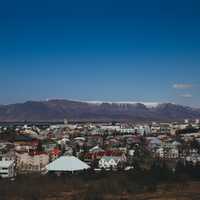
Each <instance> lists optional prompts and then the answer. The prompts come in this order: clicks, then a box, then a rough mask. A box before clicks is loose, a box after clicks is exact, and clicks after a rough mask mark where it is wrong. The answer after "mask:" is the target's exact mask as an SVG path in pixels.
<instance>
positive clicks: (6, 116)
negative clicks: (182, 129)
mask: <svg viewBox="0 0 200 200" xmlns="http://www.w3.org/2000/svg"><path fill="white" fill-rule="evenodd" d="M64 118H67V119H69V120H78V121H152V120H155V121H166V120H182V119H185V118H188V119H196V118H200V110H199V109H193V108H190V107H185V106H181V105H175V104H171V103H165V104H158V105H153V106H149V105H148V106H147V105H145V104H142V103H129V102H127V103H111V102H110V103H103V102H102V103H90V102H78V101H68V100H50V101H39V102H37V101H28V102H25V103H19V104H12V105H5V106H0V122H6V121H7V122H13V121H63V119H64Z"/></svg>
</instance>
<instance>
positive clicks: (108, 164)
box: [99, 156, 125, 169]
mask: <svg viewBox="0 0 200 200" xmlns="http://www.w3.org/2000/svg"><path fill="white" fill-rule="evenodd" d="M124 161H125V158H124V157H123V156H103V157H102V158H101V160H99V168H104V169H109V168H117V166H118V164H119V163H121V162H124Z"/></svg>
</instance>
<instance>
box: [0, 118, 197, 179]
mask: <svg viewBox="0 0 200 200" xmlns="http://www.w3.org/2000/svg"><path fill="white" fill-rule="evenodd" d="M160 161H164V162H165V163H166V164H167V165H168V166H169V168H170V169H171V170H172V171H175V170H176V166H177V164H178V163H180V162H181V163H182V164H183V165H187V164H188V163H190V164H192V165H194V166H195V165H199V164H200V123H199V120H198V119H196V120H185V121H182V122H181V121H179V122H171V123H169V122H167V123H159V122H151V123H148V124H147V123H146V124H142V123H141V124H137V123H117V122H113V123H88V122H86V123H74V122H73V123H70V122H68V121H67V120H65V121H64V123H60V124H37V123H36V124H20V125H19V124H6V125H1V127H0V177H1V178H16V179H17V177H18V176H19V175H21V174H40V175H46V174H49V173H55V174H57V175H58V174H59V176H62V174H63V173H80V172H81V173H84V172H85V171H88V172H90V171H93V172H95V173H99V172H101V171H127V170H135V169H136V168H138V167H139V168H141V169H148V168H151V166H152V165H153V163H155V162H160ZM61 172H62V173H61Z"/></svg>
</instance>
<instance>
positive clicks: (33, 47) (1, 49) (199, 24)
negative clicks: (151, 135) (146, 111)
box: [0, 0, 200, 107]
mask: <svg viewBox="0 0 200 200" xmlns="http://www.w3.org/2000/svg"><path fill="white" fill-rule="evenodd" d="M0 4H1V5H0V91H1V96H0V104H8V103H15V102H21V101H26V100H44V99H55V98H66V99H77V100H109V101H111V100H113V101H131V100H132V101H147V102H149V101H156V102H175V103H180V104H186V105H191V106H196V107H200V87H199V84H200V78H199V76H200V66H199V65H200V1H198V0H196V1H195V0H182V1H179V0H173V1H172V0H151V1H149V0H140V1H134V0H130V1H127V0H123V1H118V0H101V1H94V0H92V1H83V0H73V1H68V0H56V1H55V0H54V1H52V0H48V1H47V0H34V1H27V0H26V1H25V0H18V1H15V0H7V1H4V2H1V3H0ZM173 84H193V87H192V88H190V89H182V90H180V89H174V88H173ZM186 94H190V95H192V97H190V98H188V97H187V98H186V97H182V96H184V95H186Z"/></svg>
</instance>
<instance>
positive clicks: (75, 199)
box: [0, 173, 200, 200]
mask: <svg viewBox="0 0 200 200" xmlns="http://www.w3.org/2000/svg"><path fill="white" fill-rule="evenodd" d="M0 185H1V187H0V196H1V200H118V199H119V200H175V199H176V200H177V199H178V200H198V199H200V182H199V181H197V180H196V181H194V180H193V181H192V180H186V179H185V178H183V177H182V179H179V180H165V181H159V182H158V181H156V179H155V177H154V178H152V177H151V176H149V175H148V174H144V176H142V175H141V174H140V175H138V176H137V175H131V174H124V173H123V174H120V173H118V174H109V175H108V174H106V175H105V174H104V176H98V175H95V176H94V175H81V176H77V175H74V176H69V175H68V176H61V177H55V176H42V177H41V176H37V175H35V176H33V175H31V176H23V177H18V178H17V179H16V180H15V181H8V180H0Z"/></svg>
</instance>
